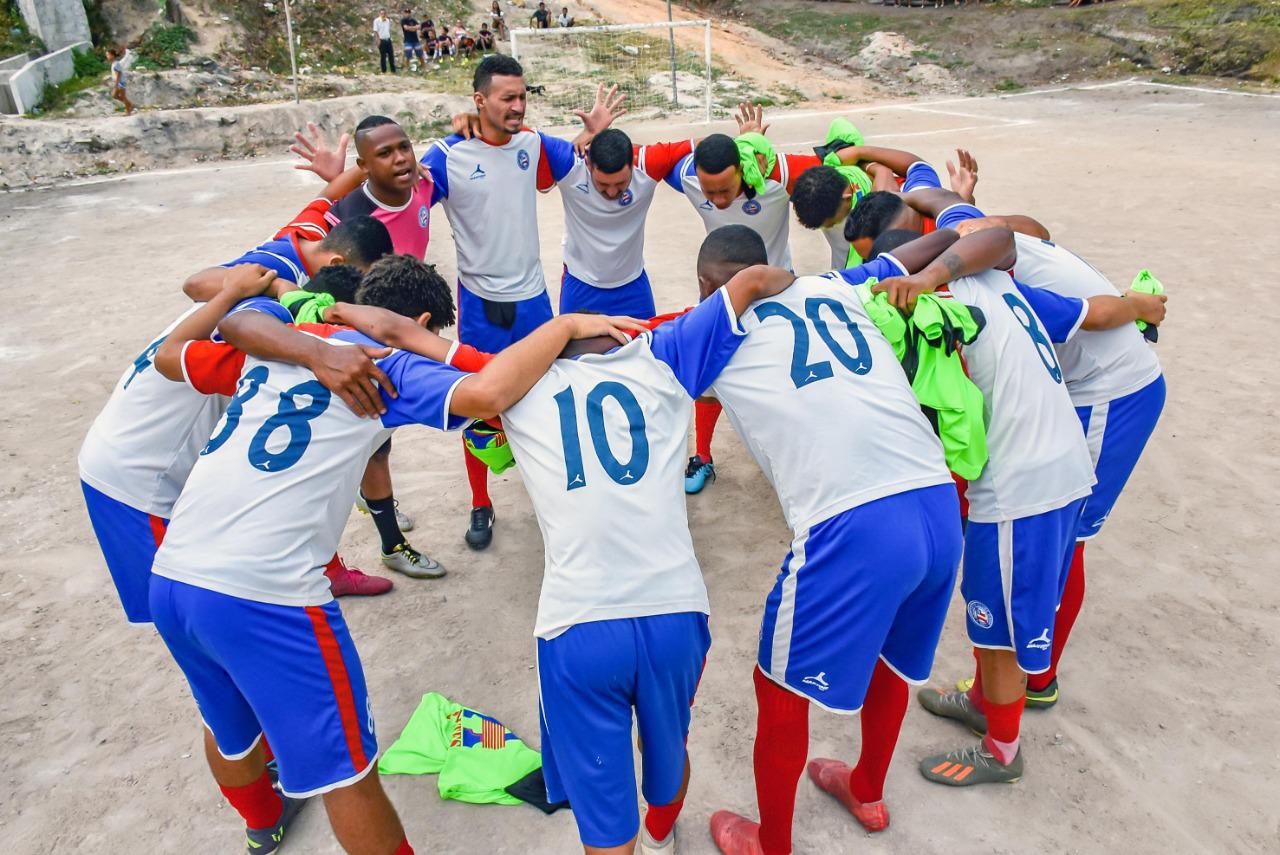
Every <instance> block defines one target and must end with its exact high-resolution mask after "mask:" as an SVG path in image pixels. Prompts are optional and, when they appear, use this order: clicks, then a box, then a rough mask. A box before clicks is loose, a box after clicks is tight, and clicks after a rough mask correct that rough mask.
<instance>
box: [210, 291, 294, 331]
mask: <svg viewBox="0 0 1280 855" xmlns="http://www.w3.org/2000/svg"><path fill="white" fill-rule="evenodd" d="M237 312H262V313H263V314H264V315H270V316H271V317H273V318H275V319H276V320H277V321H279V322H280V323H282V324H291V323H293V315H291V314H289V310H288V309H286V308H285V307H284V306H282V305H280V303H278V302H277V301H275V300H272V299H271V298H270V297H250V298H249V299H247V300H241V301H240V302H239V303H236V304H235V305H234V306H232V307H231V311H229V312H227V315H226V317H228V318H229V317H231V316H232V315H234V314H236V313H237Z"/></svg>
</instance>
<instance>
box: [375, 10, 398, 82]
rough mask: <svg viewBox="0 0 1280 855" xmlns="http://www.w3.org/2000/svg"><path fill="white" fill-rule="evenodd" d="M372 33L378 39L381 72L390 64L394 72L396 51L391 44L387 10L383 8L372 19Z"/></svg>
mask: <svg viewBox="0 0 1280 855" xmlns="http://www.w3.org/2000/svg"><path fill="white" fill-rule="evenodd" d="M373 35H374V37H375V38H377V40H378V64H379V65H380V66H381V67H382V73H383V74H386V73H387V66H388V65H390V66H391V73H392V74H395V73H396V51H395V48H394V47H393V46H392V44H391V19H390V18H388V17H387V11H386V10H385V9H383V10H382V11H381V12H379V13H378V17H376V18H374V19H373Z"/></svg>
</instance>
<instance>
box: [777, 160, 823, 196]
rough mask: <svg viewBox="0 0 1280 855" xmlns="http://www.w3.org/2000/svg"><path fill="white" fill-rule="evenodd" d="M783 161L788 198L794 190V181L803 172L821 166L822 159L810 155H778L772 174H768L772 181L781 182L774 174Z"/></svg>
mask: <svg viewBox="0 0 1280 855" xmlns="http://www.w3.org/2000/svg"><path fill="white" fill-rule="evenodd" d="M784 161H785V162H786V168H787V175H786V179H787V180H786V184H787V195H788V196H790V195H791V191H792V190H794V189H795V186H796V179H798V178H799V177H800V176H801V175H803V174H804V172H805V170H807V169H812V168H813V167H815V166H821V165H822V159H821V158H819V157H817V156H815V155H812V154H784V155H780V156H779V157H778V163H777V165H776V166H774V168H773V173H770V175H769V177H770V178H773V180H774V181H781V180H782V179H780V178H775V177H774V174H775V173H777V172H778V171H779V170H780V168H781V167H782V164H783V162H784Z"/></svg>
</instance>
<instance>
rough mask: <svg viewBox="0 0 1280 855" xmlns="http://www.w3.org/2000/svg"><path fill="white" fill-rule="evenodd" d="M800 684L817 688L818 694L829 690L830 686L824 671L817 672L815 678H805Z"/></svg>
mask: <svg viewBox="0 0 1280 855" xmlns="http://www.w3.org/2000/svg"><path fill="white" fill-rule="evenodd" d="M800 682H801V683H804V684H806V685H809V686H817V687H818V691H819V692H825V691H826V690H827V689H830V688H831V684H830V683H828V682H827V672H826V671H819V672H818V674H817V676H814V677H805V678H804V679H803V680H801V681H800Z"/></svg>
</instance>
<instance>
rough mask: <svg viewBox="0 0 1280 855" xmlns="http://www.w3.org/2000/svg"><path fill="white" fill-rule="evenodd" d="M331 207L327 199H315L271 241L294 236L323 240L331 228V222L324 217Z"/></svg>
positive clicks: (331, 204)
mask: <svg viewBox="0 0 1280 855" xmlns="http://www.w3.org/2000/svg"><path fill="white" fill-rule="evenodd" d="M332 207H333V203H332V202H330V201H329V200H328V199H324V198H320V199H316V200H315V201H313V202H311V203H310V204H308V205H307V207H305V208H303V209H302V210H301V211H299V212H298V214H297V216H295V217H294V218H293V221H292V222H290V223H289V225H287V226H285V227H284V228H282V229H281V230H280V231H278V232H276V234H275V237H274V238H273V240H282V239H284V238H287V237H294V236H296V237H300V238H302V239H303V240H323V239H324V237H325V235H327V234H329V229H330V228H331V226H332V223H331V221H330V220H329V219H328V217H327V216H326V215H327V214H328V213H329V209H330V208H332Z"/></svg>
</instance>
